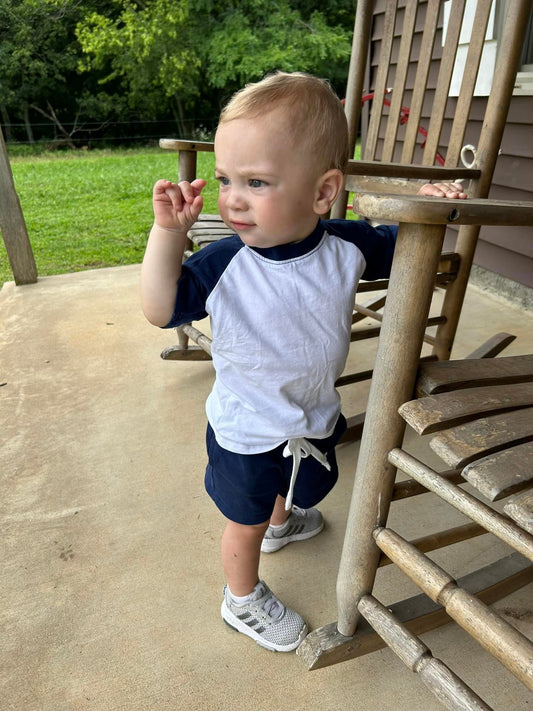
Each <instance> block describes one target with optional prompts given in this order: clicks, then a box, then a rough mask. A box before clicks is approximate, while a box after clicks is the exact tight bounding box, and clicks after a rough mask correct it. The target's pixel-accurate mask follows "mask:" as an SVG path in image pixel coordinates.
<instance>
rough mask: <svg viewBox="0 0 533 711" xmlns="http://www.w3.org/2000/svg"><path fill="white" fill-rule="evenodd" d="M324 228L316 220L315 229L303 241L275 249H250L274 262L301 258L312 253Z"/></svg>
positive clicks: (321, 222)
mask: <svg viewBox="0 0 533 711" xmlns="http://www.w3.org/2000/svg"><path fill="white" fill-rule="evenodd" d="M325 229H326V226H325V224H324V222H323V221H322V220H318V222H317V225H316V227H315V229H314V230H313V231H312V232H311V234H310V235H309V236H308V237H306V238H305V239H302V240H300V241H299V242H289V243H288V244H278V245H276V246H275V247H250V249H252V250H253V251H254V252H257V254H260V255H261V256H262V257H265V259H272V260H273V261H276V262H283V261H286V260H289V259H296V258H298V257H303V256H304V255H305V254H308V253H309V252H312V251H313V249H315V248H316V247H317V246H318V245H319V243H320V240H321V239H322V236H323V234H324V232H325Z"/></svg>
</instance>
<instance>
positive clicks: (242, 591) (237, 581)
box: [221, 521, 268, 597]
mask: <svg viewBox="0 0 533 711" xmlns="http://www.w3.org/2000/svg"><path fill="white" fill-rule="evenodd" d="M267 528H268V521H265V522H264V523H260V524H257V525H255V526H245V525H243V524H240V523H235V522H234V521H228V523H227V525H226V529H225V531H224V534H223V536H222V546H221V551H222V565H223V566H224V572H225V573H226V580H227V583H228V587H229V589H230V590H231V592H232V593H233V594H234V595H238V596H239V597H242V596H244V595H248V594H249V593H251V592H252V590H253V589H254V587H255V586H256V585H257V583H258V582H259V556H260V553H261V542H262V540H263V536H264V535H265V531H266V530H267Z"/></svg>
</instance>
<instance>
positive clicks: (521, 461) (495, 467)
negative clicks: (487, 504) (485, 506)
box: [463, 442, 533, 501]
mask: <svg viewBox="0 0 533 711" xmlns="http://www.w3.org/2000/svg"><path fill="white" fill-rule="evenodd" d="M463 477H464V478H465V479H466V480H467V481H468V482H470V484H472V486H474V487H475V488H476V489H477V490H478V491H479V492H480V494H483V496H485V497H486V498H487V499H489V500H490V501H498V500H499V499H503V498H504V497H506V496H510V495H511V494H514V493H516V492H518V491H522V490H523V489H525V488H527V487H530V486H532V485H533V442H524V443H523V444H517V445H516V447H510V448H509V449H504V450H503V451H502V452H497V453H496V454H491V455H490V456H488V457H483V459H478V460H477V461H475V462H472V463H471V464H468V465H467V466H466V467H465V468H464V469H463Z"/></svg>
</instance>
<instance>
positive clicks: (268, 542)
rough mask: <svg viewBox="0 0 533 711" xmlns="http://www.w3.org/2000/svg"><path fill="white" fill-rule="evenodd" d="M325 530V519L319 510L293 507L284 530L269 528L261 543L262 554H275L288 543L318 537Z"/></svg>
mask: <svg viewBox="0 0 533 711" xmlns="http://www.w3.org/2000/svg"><path fill="white" fill-rule="evenodd" d="M323 528H324V519H323V518H322V514H321V513H320V511H318V509H301V508H299V507H298V506H293V507H292V511H291V513H290V515H289V518H288V519H287V520H286V521H285V524H284V526H283V528H280V529H278V530H277V531H275V530H274V529H273V528H272V526H269V527H268V528H267V532H266V533H265V536H264V538H263V542H262V543H261V552H262V553H274V552H275V551H279V549H280V548H283V546H286V545H287V543H292V542H293V541H305V540H306V538H312V537H313V536H316V535H317V533H320V531H321V530H322V529H323Z"/></svg>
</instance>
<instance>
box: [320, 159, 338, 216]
mask: <svg viewBox="0 0 533 711" xmlns="http://www.w3.org/2000/svg"><path fill="white" fill-rule="evenodd" d="M343 185H344V175H343V174H342V173H341V171H340V170H338V168H332V169H331V170H328V171H326V172H325V173H323V174H322V175H321V176H320V178H319V179H318V182H317V186H316V194H315V202H314V206H313V207H314V210H315V213H316V214H317V215H325V214H326V213H327V212H329V211H330V209H331V206H332V205H333V203H334V202H335V200H336V199H337V197H338V195H339V193H340V191H341V190H342V186H343Z"/></svg>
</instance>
